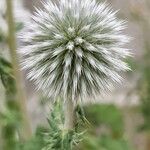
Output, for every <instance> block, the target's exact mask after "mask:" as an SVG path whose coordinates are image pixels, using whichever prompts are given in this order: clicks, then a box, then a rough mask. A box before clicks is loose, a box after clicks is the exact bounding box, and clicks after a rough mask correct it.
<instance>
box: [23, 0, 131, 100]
mask: <svg viewBox="0 0 150 150" xmlns="http://www.w3.org/2000/svg"><path fill="white" fill-rule="evenodd" d="M43 6H44V9H43V10H41V9H37V11H36V13H35V15H34V16H33V21H32V22H31V23H30V25H29V26H28V27H27V29H26V31H25V32H23V35H22V41H23V42H24V43H25V44H26V46H25V47H23V48H22V50H21V54H22V60H23V62H22V64H23V68H25V69H28V70H29V73H28V77H29V78H30V79H31V80H34V81H35V83H36V84H37V86H38V89H42V90H43V91H44V92H45V93H46V94H48V96H49V97H53V98H56V97H57V96H64V98H69V99H70V98H71V99H72V100H79V99H83V98H87V97H91V96H92V97H93V96H95V95H97V94H98V93H100V92H101V91H103V90H107V89H109V87H110V85H111V84H112V83H113V82H120V81H121V79H122V78H121V76H120V75H119V73H120V71H125V70H128V69H129V68H128V66H127V64H126V63H125V62H124V59H125V58H126V57H127V56H129V52H128V50H127V49H124V48H123V45H124V44H125V43H127V42H128V40H129V38H128V37H127V36H125V35H122V33H121V31H122V30H123V29H124V28H125V27H124V21H121V20H118V19H117V18H116V12H114V11H113V10H112V8H111V7H110V6H109V5H108V4H106V3H97V2H96V1H95V0H60V3H59V5H56V4H54V3H52V2H51V1H48V2H47V3H43Z"/></svg>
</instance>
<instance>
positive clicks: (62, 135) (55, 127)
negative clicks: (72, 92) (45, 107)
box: [42, 101, 83, 150]
mask: <svg viewBox="0 0 150 150" xmlns="http://www.w3.org/2000/svg"><path fill="white" fill-rule="evenodd" d="M48 123H49V129H48V131H47V132H46V133H45V142H46V146H45V147H44V148H43V149H42V150H71V149H73V146H74V145H76V144H78V143H79V142H80V141H81V136H82V134H83V133H78V132H77V128H78V125H76V127H75V129H73V130H72V131H66V130H64V113H63V107H62V103H61V102H58V101H57V102H56V104H55V105H54V108H53V110H52V112H51V114H50V117H49V118H48Z"/></svg>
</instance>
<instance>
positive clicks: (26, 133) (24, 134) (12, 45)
mask: <svg viewBox="0 0 150 150" xmlns="http://www.w3.org/2000/svg"><path fill="white" fill-rule="evenodd" d="M12 2H13V1H12V0H6V4H7V21H8V44H9V49H10V55H11V59H12V65H13V74H14V77H15V80H16V89H17V99H18V103H19V107H20V111H21V117H22V125H23V128H22V130H23V131H21V138H22V139H23V140H27V139H28V138H29V137H31V128H30V125H29V119H28V115H27V108H26V98H25V93H24V89H23V84H22V78H21V72H20V69H19V63H18V59H17V52H16V49H17V46H16V38H15V23H14V21H13V8H12Z"/></svg>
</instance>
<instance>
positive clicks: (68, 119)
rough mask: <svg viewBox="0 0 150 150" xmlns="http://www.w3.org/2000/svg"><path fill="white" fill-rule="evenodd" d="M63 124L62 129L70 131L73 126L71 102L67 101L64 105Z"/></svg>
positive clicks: (73, 113)
mask: <svg viewBox="0 0 150 150" xmlns="http://www.w3.org/2000/svg"><path fill="white" fill-rule="evenodd" d="M64 115H65V123H64V129H65V130H66V131H71V130H73V129H74V126H75V110H74V105H73V102H72V100H67V101H66V102H65V104H64Z"/></svg>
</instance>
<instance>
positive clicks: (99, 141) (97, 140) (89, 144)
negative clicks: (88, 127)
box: [78, 135, 133, 150]
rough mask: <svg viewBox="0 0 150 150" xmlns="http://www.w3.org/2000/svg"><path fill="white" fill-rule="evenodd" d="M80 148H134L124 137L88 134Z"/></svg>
mask: <svg viewBox="0 0 150 150" xmlns="http://www.w3.org/2000/svg"><path fill="white" fill-rule="evenodd" d="M78 150H133V149H132V148H130V147H129V144H128V142H127V141H126V140H124V139H123V138H120V139H114V138H112V137H110V136H106V135H103V136H99V137H95V136H92V135H86V138H85V140H84V143H83V145H81V147H80V148H79V149H78Z"/></svg>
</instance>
